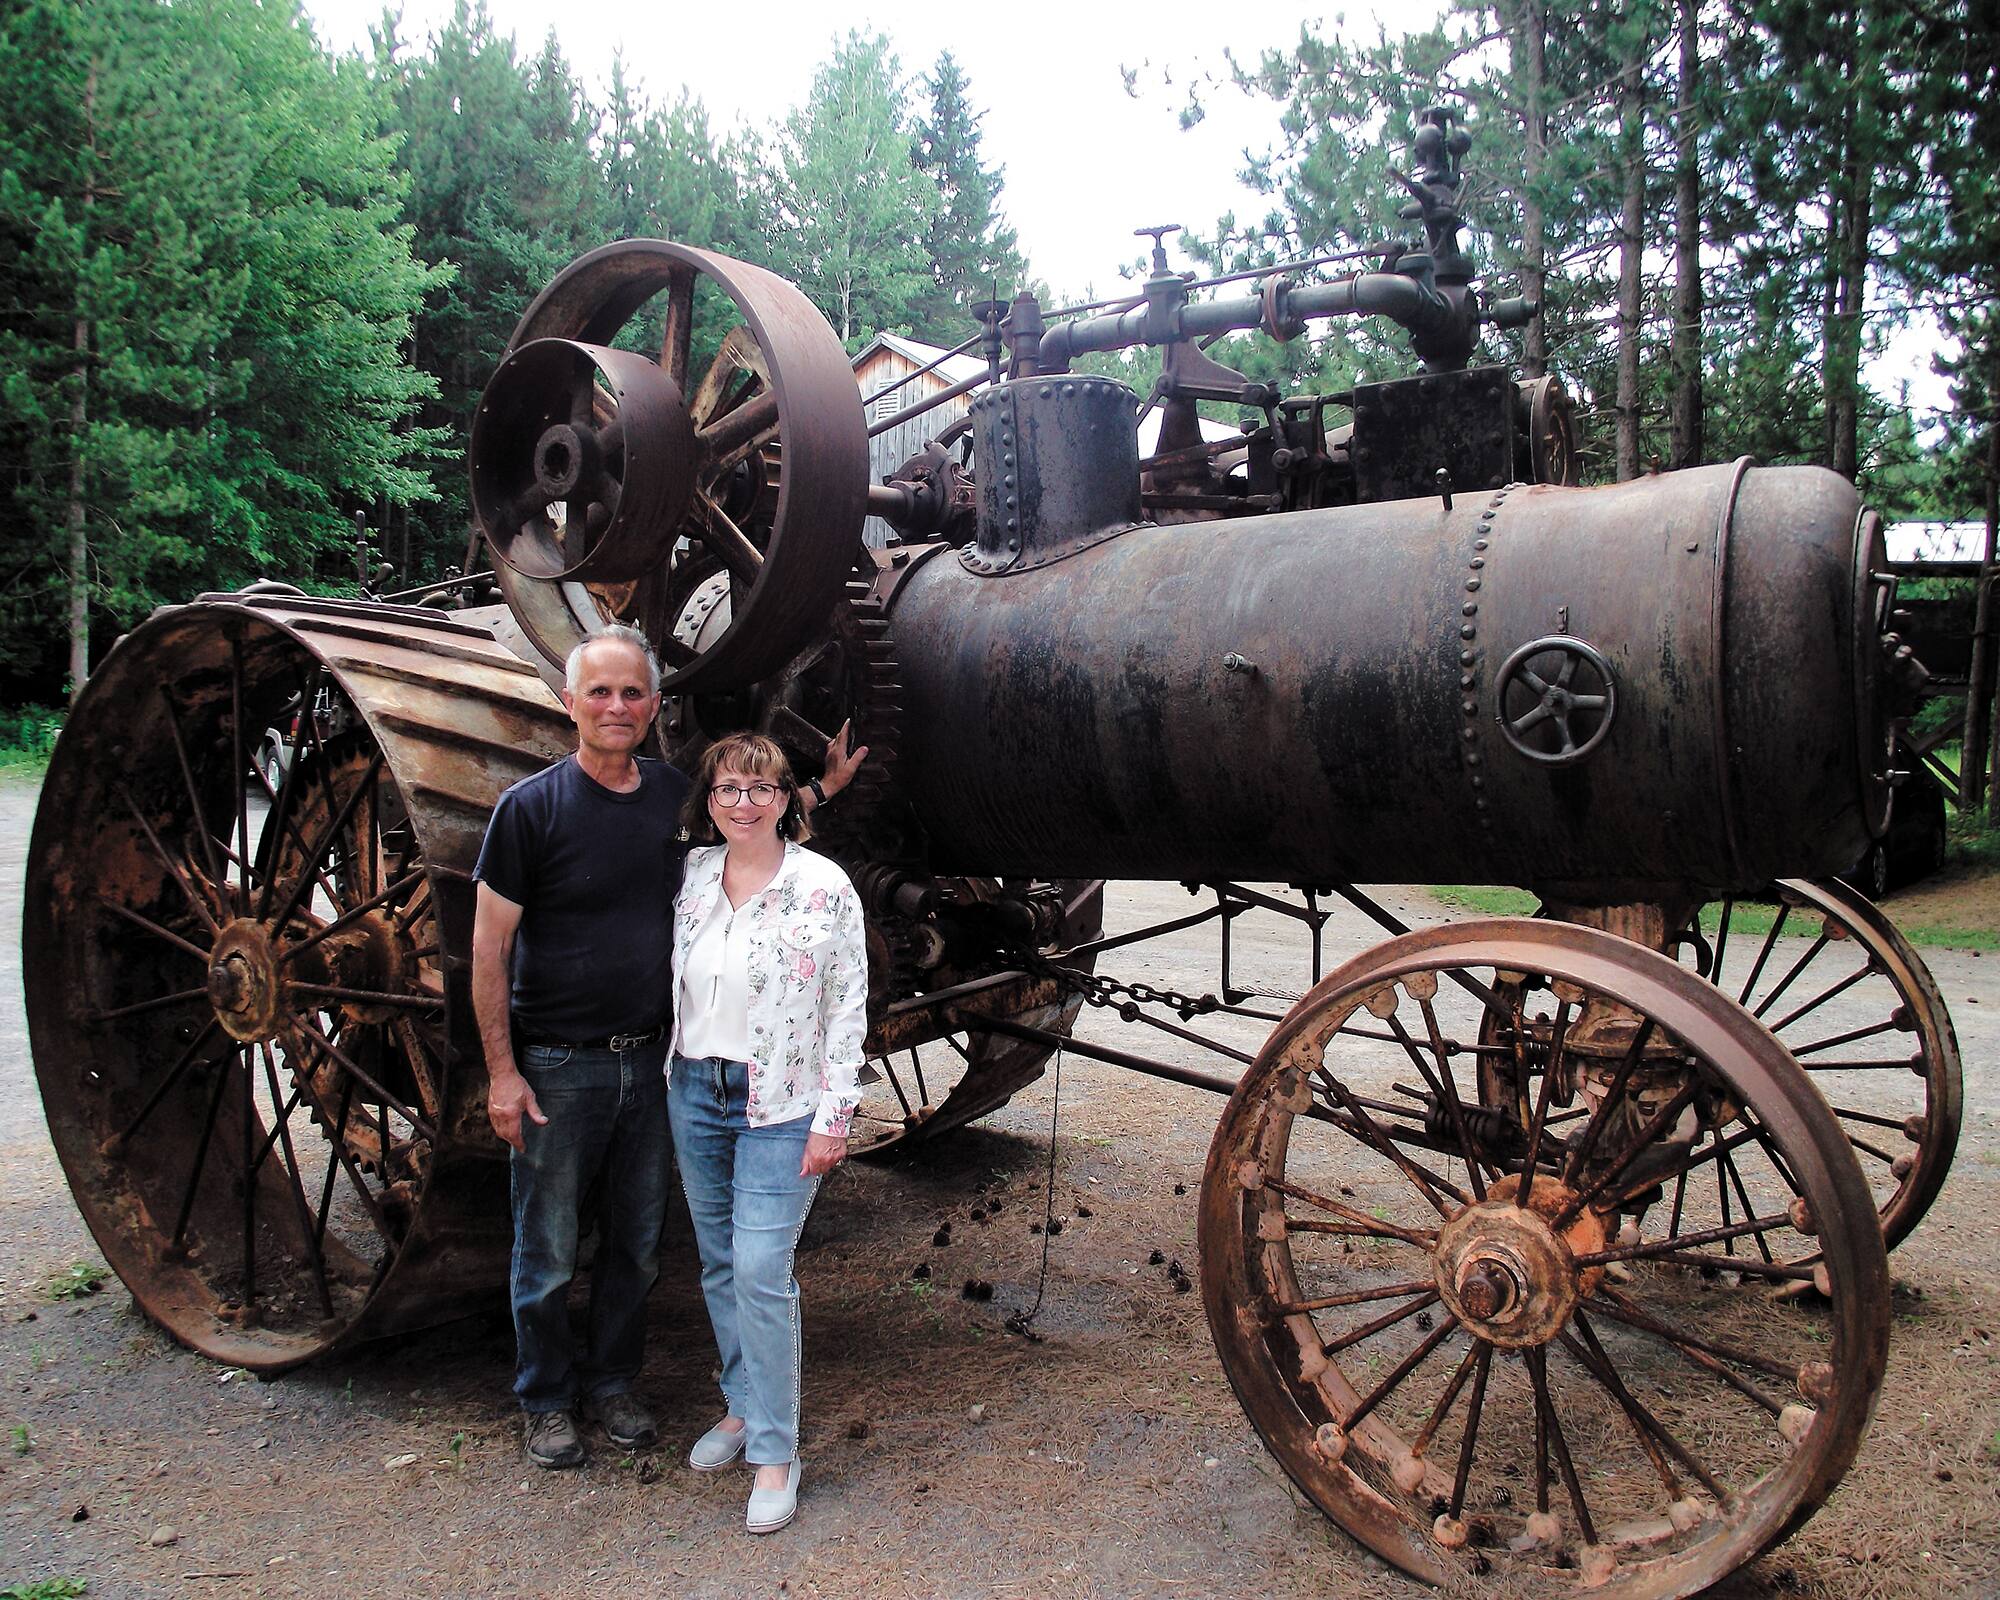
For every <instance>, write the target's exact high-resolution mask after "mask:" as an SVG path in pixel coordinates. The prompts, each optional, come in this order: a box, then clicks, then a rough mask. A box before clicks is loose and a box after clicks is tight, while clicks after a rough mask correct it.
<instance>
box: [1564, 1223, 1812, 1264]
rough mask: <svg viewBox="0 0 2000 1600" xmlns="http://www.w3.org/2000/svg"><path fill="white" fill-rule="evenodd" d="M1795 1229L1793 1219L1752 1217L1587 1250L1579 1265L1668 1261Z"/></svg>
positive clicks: (1578, 1259)
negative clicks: (1682, 1253) (1698, 1249)
mask: <svg viewBox="0 0 2000 1600" xmlns="http://www.w3.org/2000/svg"><path fill="white" fill-rule="evenodd" d="M1791 1226H1792V1220H1791V1218H1790V1217H1785V1216H1777V1217H1752V1218H1750V1219H1749V1220H1748V1221H1747V1222H1726V1223H1724V1224H1723V1225H1722V1226H1721V1227H1719V1228H1704V1229H1702V1230H1701V1232H1699V1233H1686V1234H1681V1235H1679V1236H1678V1237H1668V1238H1665V1239H1657V1240H1652V1241H1647V1240H1644V1239H1642V1240H1640V1241H1639V1243H1637V1244H1619V1245H1612V1246H1611V1247H1610V1248H1609V1249H1606V1250H1590V1251H1586V1252H1584V1253H1583V1254H1582V1255H1580V1256H1578V1257H1577V1258H1576V1264H1577V1265H1578V1266H1579V1267H1601V1266H1603V1265H1605V1263H1607V1262H1611V1261H1657V1260H1666V1259H1670V1258H1671V1257H1672V1256H1673V1255H1674V1253H1675V1252H1676V1251H1680V1250H1688V1249H1692V1248H1693V1247H1694V1246H1696V1245H1702V1244H1721V1243H1722V1242H1723V1241H1724V1240H1727V1239H1741V1238H1743V1237H1745V1236H1746V1235H1749V1236H1752V1237H1761V1236H1762V1235H1763V1234H1766V1233H1769V1232H1771V1231H1772V1230H1774V1229H1777V1228H1789V1227H1791Z"/></svg>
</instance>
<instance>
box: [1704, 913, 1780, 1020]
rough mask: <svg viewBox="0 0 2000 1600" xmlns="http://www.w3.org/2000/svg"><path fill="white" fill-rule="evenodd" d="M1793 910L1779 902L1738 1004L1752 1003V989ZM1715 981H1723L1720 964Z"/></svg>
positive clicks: (1745, 980) (1737, 1000)
mask: <svg viewBox="0 0 2000 1600" xmlns="http://www.w3.org/2000/svg"><path fill="white" fill-rule="evenodd" d="M1791 911H1792V908H1791V907H1790V906H1788V905H1785V904H1784V903H1783V902H1782V901H1781V902H1779V905H1778V914H1777V915H1776V916H1775V917H1773V918H1772V919H1771V931H1770V932H1769V933H1767V934H1765V935H1764V944H1763V948H1762V949H1760V950H1759V951H1758V952H1757V962H1756V965H1755V966H1753V967H1751V969H1750V976H1749V977H1747V978H1745V979H1744V980H1743V989H1742V992H1741V993H1739V994H1738V995H1737V996H1736V1003H1737V1004H1738V1005H1740V1006H1747V1005H1748V1004H1749V1003H1750V991H1751V990H1752V989H1754V988H1756V987H1757V980H1758V979H1759V978H1761V977H1762V976H1763V975H1764V963H1765V962H1767V961H1769V960H1770V959H1771V948H1772V946H1774V945H1775V944H1777V942H1778V935H1779V934H1781V933H1783V932H1784V931H1785V918H1787V917H1788V916H1790V915H1791ZM1715 981H1716V982H1717V983H1718V984H1720V983H1721V981H1722V969H1721V968H1720V967H1719V966H1718V967H1717V968H1716V973H1715Z"/></svg>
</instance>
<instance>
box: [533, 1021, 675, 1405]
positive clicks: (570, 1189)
mask: <svg viewBox="0 0 2000 1600" xmlns="http://www.w3.org/2000/svg"><path fill="white" fill-rule="evenodd" d="M665 1056H666V1047H665V1045H664V1044H662V1043H654V1044H649V1045H645V1046H642V1047H641V1048H639V1049H637V1050H569V1049H561V1048H551V1047H549V1046H546V1045H526V1046H523V1047H522V1049H521V1051H520V1067H521V1075H522V1077H524V1078H526V1079H527V1080H528V1087H529V1088H531V1089H533V1090H534V1091H535V1099H536V1101H537V1102H538V1103H539V1104H540V1105H541V1108H542V1115H543V1116H545V1117H547V1118H548V1119H549V1120H548V1123H547V1125H546V1126H539V1125H537V1124H536V1123H535V1122H534V1121H533V1119H532V1118H523V1119H522V1122H521V1138H522V1141H523V1142H524V1143H525V1144H526V1146H527V1148H526V1149H525V1150H518V1151H516V1152H514V1156H513V1160H512V1162H511V1167H510V1170H511V1177H512V1190H513V1202H514V1260H513V1270H512V1272H511V1274H510V1279H509V1288H510V1290H511V1292H512V1297H513V1302H514V1344H515V1371H514V1393H515V1394H516V1395H517V1396H519V1398H520V1401H521V1406H522V1408H523V1409H524V1410H527V1411H567V1410H569V1409H570V1408H571V1407H573V1406H575V1405H576V1403H577V1402H578V1400H579V1399H582V1398H585V1397H588V1398H590V1399H593V1400H596V1399H602V1398H603V1397H605V1396H606V1395H613V1394H622V1393H624V1392H625V1391H627V1390H629V1389H630V1388H631V1387H632V1380H633V1379H634V1378H636V1377H637V1376H638V1375H639V1364H640V1362H641V1360H642V1359H643V1357H644V1354H645V1345H646V1294H647V1291H649V1290H650V1289H651V1288H652V1287H653V1280H654V1279H655V1278H657V1277H658V1276H659V1275H660V1260H659V1252H660V1225H661V1222H662V1220H663V1219H664V1217H665V1215H666V1205H667V1169H668V1167H669V1166H670V1165H671V1163H672V1159H673V1147H672V1145H671V1144H670V1143H669V1136H668V1133H667V1107H666V1098H667V1095H666V1083H665V1081H664V1079H663V1077H662V1075H661V1070H660V1069H661V1067H662V1065H663V1064H664V1062H665ZM593 1185H596V1187H597V1193H598V1212H597V1234H598V1244H597V1256H596V1260H595V1263H594V1265H593V1266H592V1268H591V1273H590V1334H589V1341H588V1347H587V1349H586V1351H585V1353H584V1354H583V1356H582V1357H581V1358H579V1357H578V1355H577V1353H576V1350H575V1340H574V1339H573V1337H572V1336H571V1333H570V1326H569V1284H570V1279H571V1278H573V1277H574V1276H575V1275H576V1245H577V1213H578V1210H579V1208H580V1207H581V1205H582V1203H583V1199H584V1196H585V1195H586V1194H588V1193H589V1192H590V1190H591V1188H592V1186H593Z"/></svg>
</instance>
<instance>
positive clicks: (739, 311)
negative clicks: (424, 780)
mask: <svg viewBox="0 0 2000 1600" xmlns="http://www.w3.org/2000/svg"><path fill="white" fill-rule="evenodd" d="M702 283H707V284H709V285H711V286H713V287H714V288H715V289H717V290H719V291H720V292H721V294H722V295H723V296H726V297H727V299H728V301H729V302H730V304H731V306H732V307H733V314H734V315H735V316H736V317H737V318H738V319H739V320H738V321H737V323H736V325H735V327H733V328H732V329H730V330H729V331H728V332H727V333H725V334H724V335H723V336H722V338H721V340H720V342H719V346H718V349H717V351H716V354H715V356H714V358H713V359H712V360H711V362H710V363H709V365H708V367H707V369H706V370H705V371H703V372H701V373H696V372H695V371H693V370H692V369H693V366H694V354H693V349H694V347H693V337H694V322H695V318H696V314H697V312H696V291H697V288H698V286H699V285H700V284H702ZM661 293H664V294H665V296H666V302H667V309H666V313H665V319H664V334H663V340H662V346H661V349H660V350H659V352H658V353H657V357H656V365H657V366H658V367H659V368H660V369H661V371H662V372H663V374H664V376H665V378H666V379H667V380H668V383H669V384H670V385H671V387H672V389H673V390H674V392H675V393H676V394H677V395H679V396H681V397H684V399H683V401H682V406H683V408H684V412H685V416H684V420H685V421H686V423H687V424H688V426H689V428H690V429H691V437H692V440H693V447H692V454H691V457H690V459H689V463H688V476H689V477H690V478H691V480H692V488H691V495H692V503H691V505H690V506H689V509H688V510H687V512H686V514H685V515H684V516H682V517H678V518H674V519H672V520H671V524H669V523H668V522H667V521H657V522H656V523H655V524H654V525H652V526H649V527H646V528H643V529H639V528H635V529H633V530H632V539H631V540H630V541H628V543H631V544H632V547H633V548H635V549H637V548H640V547H643V548H644V550H645V551H647V552H649V553H650V554H649V556H648V560H649V562H650V565H648V567H647V569H646V570H645V571H643V572H642V573H641V574H639V575H638V576H636V577H632V578H626V579H623V580H621V581H587V582H585V581H577V580H576V579H575V578H573V577H564V576H530V575H528V574H525V573H522V572H517V571H513V570H511V569H509V568H508V567H507V565H506V563H504V562H500V563H496V570H497V571H498V573H499V576H500V584H501V590H502V592H503V594H505V596H506V598H507V603H508V605H509V607H510V608H511V609H512V610H513V612H514V614H515V615H516V617H517V618H519V620H520V622H521V625H522V628H523V630H524V631H525V632H526V633H527V634H528V636H529V638H530V640H531V641H532V642H533V643H534V645H535V648H536V649H538V650H539V651H541V652H542V653H543V654H544V655H545V656H547V657H548V659H549V660H550V661H552V662H561V661H562V660H563V658H564V657H565V656H566V655H567V654H568V652H569V650H570V648H571V647H572V646H573V645H574V644H576V643H577V642H578V641H579V640H580V639H582V638H584V637H585V636H586V635H587V634H589V633H590V632H593V631H595V629H596V628H597V627H599V626H601V625H602V624H603V623H604V622H606V621H612V620H616V621H623V622H629V623H633V624H635V625H637V626H638V627H640V628H642V629H643V630H644V631H645V633H646V635H647V637H648V638H650V639H651V640H652V641H653V643H654V646H655V648H656V649H658V650H659V651H660V653H661V658H662V659H661V664H662V666H663V667H664V668H665V669H666V678H665V683H664V685H663V686H664V688H665V690H666V692H667V693H668V694H670V695H674V694H684V693H690V692H695V691H711V690H716V689H723V690H729V689H739V688H742V687H744V686H746V685H748V684H750V683H752V682H754V681H756V680H757V679H759V678H762V677H765V676H767V675H768V674H769V673H771V672H773V671H775V670H777V669H778V668H779V667H781V666H783V665H784V663H785V662H786V661H788V660H790V659H791V657H792V656H793V655H795V654H796V653H797V652H798V650H799V649H800V648H801V647H803V646H804V645H805V644H806V643H807V641H808V640H809V639H810V638H811V637H812V636H813V634H814V632H815V630H816V629H817V628H819V627H820V626H821V625H822V624H823V623H824V621H825V619H826V615H827V613H828V612H829V611H830V610H831V609H832V607H833V605H834V603H835V602H836V601H837V600H838V599H839V597H840V594H841V588H842V585H843V584H844V582H845V581H846V578H847V573H848V569H849V567H850V565H851V564H852V562H853V559H854V556H855V554H856V553H857V551H858V549H859V547H860V543H861V523H862V518H863V516H864V515H865V509H866V498H867V484H868V441H867V425H866V422H865V420H864V419H863V416H862V410H861V394H860V391H859V390H858V389H857V388H856V387H855V384H854V374H853V370H852V368H851V367H850V366H849V364H848V360H847V354H846V351H845V350H844V348H843V347H842V345H841V343H840V340H839V339H838V338H837V337H835V335H834V333H833V330H832V329H831V328H830V327H828V325H827V323H826V319H825V318H824V317H822V316H821V315H820V314H819V312H818V311H817V310H815V309H814V307H813V305H812V303H811V302H810V301H809V300H807V299H806V298H805V296H804V295H802V294H801V293H800V292H799V291H798V290H797V289H796V288H794V287H793V286H792V285H791V284H789V283H787V282H785V281H784V280H783V279H782V278H779V277H778V276H776V275H775V274H773V273H770V272H767V271H765V270H764V269H763V268H761V267H757V266H753V265H751V264H750V263H748V262H743V261H737V260H734V259H732V258H731V257H728V256H723V255H717V254H715V253H714V252H712V251H706V250H696V249H693V248H691V247H689V246H686V245H679V244H672V243H669V242H667V241H665V240H661V239H628V240H625V241H623V242H621V243H618V244H611V245H606V246H604V247H603V248H601V249H598V250H594V251H591V252H590V253H589V254H587V255H584V256H581V257H579V258H578V259H577V260H576V261H574V262H572V263H571V264H570V265H569V266H567V267H565V268H564V269H563V270H562V271H561V272H560V273H558V274H557V275H556V277H555V278H554V279H553V280H551V282H550V283H549V285H548V287H547V288H545V289H544V290H543V291H542V292H541V294H540V295H538V296H537V297H536V299H535V301H534V303H533V304H532V305H530V306H529V307H528V310H527V311H526V313H525V314H524V315H523V316H522V318H521V322H520V324H519V326H517V327H516V328H515V330H514V333H513V337H512V338H511V339H510V340H509V342H508V350H509V352H510V359H511V354H512V353H513V352H519V351H521V350H522V349H523V348H524V347H525V346H527V345H530V344H532V343H534V342H535V341H537V340H546V339H558V340H568V341H574V342H576V343H578V344H582V345H589V346H609V345H611V344H612V343H613V341H614V340H615V338H616V337H617V335H618V334H619V332H620V330H621V329H623V328H624V327H625V325H626V323H627V322H628V321H629V320H630V319H631V318H632V317H633V316H634V315H635V314H636V313H637V312H638V311H639V310H640V308H641V307H642V306H644V305H645V304H646V303H647V302H648V301H649V300H651V299H653V297H654V296H655V295H657V294H661ZM605 404H606V402H604V401H602V400H600V402H599V408H600V409H599V411H598V413H597V418H598V420H601V421H602V422H605V423H607V424H608V423H609V422H610V420H611V417H610V415H609V413H608V412H606V411H605V410H604V409H603V407H604V406H605ZM677 427H678V425H677ZM477 442H478V441H477V440H475V444H477ZM668 443H669V444H670V445H671V444H672V443H673V441H668ZM627 448H631V444H629V443H628V445H627ZM471 454H472V459H471V462H470V466H471V469H472V473H473V477H474V482H475V484H478V483H479V482H481V480H482V475H484V474H487V473H489V472H490V471H491V470H492V463H490V462H488V461H487V460H485V459H484V458H482V457H481V456H480V454H479V452H478V451H477V450H476V449H475V450H474V451H473V452H472V453H471ZM517 475H518V474H517ZM480 498H481V497H480V496H479V495H477V494H475V503H478V502H479V500H480ZM485 498H486V499H488V500H490V499H491V498H492V497H491V496H486V497H485ZM485 531H486V532H487V534H488V537H489V540H490V539H491V536H492V531H493V530H492V529H491V528H490V527H489V528H486V529H485ZM696 542H702V543H705V544H706V546H707V548H708V550H709V551H710V552H711V553H713V554H715V555H717V556H719V557H720V558H721V559H722V560H723V561H724V563H725V564H726V565H727V566H728V568H729V570H730V572H731V575H732V582H733V585H734V587H733V592H732V601H733V603H732V606H731V618H730V625H729V627H728V629H727V630H725V632H724V633H723V635H722V637H720V638H719V639H717V640H716V641H715V642H714V644H713V645H712V646H711V647H710V648H708V649H706V650H703V651H701V652H700V653H698V654H697V653H696V652H694V651H692V650H689V649H687V648H686V647H685V646H683V645H681V644H679V643H678V642H677V641H675V640H674V639H673V638H672V630H673V623H674V621H675V619H676V618H678V617H679V616H680V615H681V613H682V611H683V609H684V606H685V604H686V600H687V597H688V594H689V592H690V585H689V583H687V582H684V581H681V578H680V576H679V573H680V569H681V568H682V567H683V566H685V565H686V564H687V563H686V561H685V559H684V558H685V557H686V556H688V555H689V554H690V552H691V551H692V550H693V549H694V544H695V543H696ZM654 557H657V559H654ZM613 564H614V566H615V565H616V558H615V557H614V558H613ZM616 570H618V571H619V572H621V573H623V572H624V571H626V570H627V568H626V567H625V566H617V567H616Z"/></svg>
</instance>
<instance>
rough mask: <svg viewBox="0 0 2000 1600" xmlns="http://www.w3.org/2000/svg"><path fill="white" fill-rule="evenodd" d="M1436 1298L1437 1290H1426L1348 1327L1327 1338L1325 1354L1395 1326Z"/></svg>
mask: <svg viewBox="0 0 2000 1600" xmlns="http://www.w3.org/2000/svg"><path fill="white" fill-rule="evenodd" d="M1437 1299H1438V1292H1437V1290H1436V1289H1434V1288H1433V1289H1429V1290H1426V1291H1425V1292H1424V1293H1423V1294H1420V1295H1418V1296H1417V1297H1416V1298H1415V1299H1414V1300H1411V1301H1409V1302H1407V1303H1406V1304H1404V1305H1401V1306H1398V1307H1397V1308H1396V1309H1395V1310H1394V1311H1385V1312H1383V1313H1382V1315H1381V1316H1379V1317H1376V1318H1375V1319H1374V1320H1373V1321H1370V1322H1364V1323H1363V1324H1362V1325H1361V1326H1360V1327H1358V1328H1350V1329H1349V1330H1348V1331H1347V1332H1346V1333H1343V1334H1341V1335H1340V1336H1339V1337H1337V1338H1334V1339H1330V1340H1328V1341H1327V1343H1326V1347H1325V1353H1326V1354H1327V1355H1336V1354H1338V1353H1339V1352H1340V1351H1342V1350H1346V1349H1350V1348H1351V1347H1353V1346H1354V1345H1357V1344H1359V1343H1360V1342H1361V1341H1362V1340H1363V1339H1369V1338H1373V1337H1374V1336H1375V1335H1376V1334H1378V1333H1381V1332H1383V1331H1385V1330H1386V1329H1389V1328H1393V1327H1395V1326H1396V1324H1397V1323H1399V1322H1402V1321H1405V1320H1406V1319H1408V1318H1410V1317H1414V1316H1415V1315H1416V1314H1417V1313H1418V1312H1419V1311H1421V1310H1423V1309H1424V1307H1425V1306H1428V1305H1435V1304H1436V1303H1437ZM1468 1353H1469V1352H1468Z"/></svg>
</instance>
